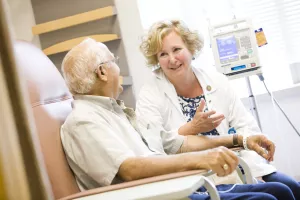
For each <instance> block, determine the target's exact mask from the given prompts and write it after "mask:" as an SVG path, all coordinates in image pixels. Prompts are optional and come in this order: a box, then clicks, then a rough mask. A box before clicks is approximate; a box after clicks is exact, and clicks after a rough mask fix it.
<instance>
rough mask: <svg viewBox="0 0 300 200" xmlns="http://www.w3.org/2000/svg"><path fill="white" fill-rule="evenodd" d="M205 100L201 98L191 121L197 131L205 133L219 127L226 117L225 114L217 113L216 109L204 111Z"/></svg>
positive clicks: (194, 130)
mask: <svg viewBox="0 0 300 200" xmlns="http://www.w3.org/2000/svg"><path fill="white" fill-rule="evenodd" d="M204 106H205V101H204V100H203V99H201V102H200V105H199V107H198V108H197V110H196V113H195V116H194V118H193V120H192V121H191V122H190V123H191V128H192V130H193V132H195V133H205V132H208V131H211V130H213V129H214V128H216V127H218V126H219V125H220V124H221V122H222V120H223V119H224V118H225V117H224V115H223V114H216V115H214V114H215V113H216V111H208V112H203V110H204Z"/></svg>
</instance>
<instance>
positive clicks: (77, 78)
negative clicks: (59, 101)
mask: <svg viewBox="0 0 300 200" xmlns="http://www.w3.org/2000/svg"><path fill="white" fill-rule="evenodd" d="M105 51H108V52H109V50H108V49H107V47H106V46H105V45H104V44H102V43H100V42H96V41H95V40H94V39H91V38H87V39H85V40H84V41H82V42H81V43H80V44H78V45H77V46H75V47H74V48H72V49H71V50H70V51H69V52H68V53H67V55H66V56H65V58H64V59H63V62H62V72H63V76H64V79H65V81H66V84H67V86H68V87H69V90H70V92H71V93H72V94H73V95H75V94H87V93H89V92H90V91H91V89H92V87H93V85H94V84H95V83H96V80H97V74H96V73H95V70H96V69H97V66H99V64H100V63H102V62H106V61H107V58H106V57H107V52H105Z"/></svg>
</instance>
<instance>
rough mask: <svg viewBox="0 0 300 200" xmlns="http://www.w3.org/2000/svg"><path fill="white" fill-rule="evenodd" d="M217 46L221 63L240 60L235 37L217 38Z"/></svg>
mask: <svg viewBox="0 0 300 200" xmlns="http://www.w3.org/2000/svg"><path fill="white" fill-rule="evenodd" d="M217 46H218V52H219V57H220V62H221V63H227V62H231V61H236V60H238V59H239V55H238V48H237V43H236V39H235V37H234V36H226V37H222V38H217Z"/></svg>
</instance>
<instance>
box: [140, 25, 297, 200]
mask: <svg viewBox="0 0 300 200" xmlns="http://www.w3.org/2000/svg"><path fill="white" fill-rule="evenodd" d="M202 48H203V41H202V40H201V39H200V37H199V35H198V34H197V32H195V31H191V30H190V29H189V28H188V27H187V26H186V25H185V24H184V23H183V22H181V21H177V20H173V21H160V22H157V23H155V24H154V25H153V26H152V27H151V28H150V30H149V32H148V35H146V36H145V37H144V38H143V41H142V44H141V46H140V49H141V51H142V53H143V55H144V56H145V58H146V60H147V64H148V66H149V67H155V70H153V75H154V76H152V79H151V80H150V82H149V83H147V84H145V85H144V86H143V88H142V89H141V92H140V94H139V98H138V102H137V107H136V112H137V115H138V118H139V119H140V123H141V124H142V125H144V126H146V127H148V128H149V127H150V128H151V126H152V127H154V126H155V127H156V128H159V129H161V130H165V131H169V134H179V135H185V136H187V135H188V137H187V140H188V141H189V142H192V141H191V140H192V138H191V136H190V135H199V137H208V138H209V137H216V136H217V137H220V138H222V136H225V135H227V136H228V133H229V130H230V129H231V130H232V129H234V130H235V131H236V134H233V135H232V142H233V144H234V146H235V145H238V144H237V142H236V141H238V140H239V141H241V140H242V141H243V142H244V143H245V145H244V147H246V148H247V146H248V147H249V146H251V148H252V149H253V145H254V144H252V143H251V142H250V141H247V136H249V135H254V134H261V131H260V129H259V127H258V126H257V124H256V122H255V120H254V118H253V117H252V116H251V115H250V114H249V113H248V112H247V111H246V109H245V108H244V106H243V105H242V103H241V101H240V99H239V98H238V97H237V96H236V94H235V92H234V91H233V90H232V88H231V87H230V84H229V82H228V80H227V78H226V77H225V76H223V75H222V74H220V73H217V72H215V71H205V70H203V69H201V68H196V66H192V65H191V62H192V60H193V59H194V58H195V57H196V56H197V55H198V54H199V52H200V51H201V49H202ZM216 113H219V114H216ZM150 125H151V126H150ZM153 137H154V136H153ZM157 137H160V136H159V135H157ZM241 138H243V139H241ZM260 140H261V141H258V142H259V143H261V144H264V143H265V141H264V140H265V138H264V137H261V138H260ZM235 143H236V144H235ZM263 146H264V145H263ZM265 147H267V150H269V149H268V145H267V144H266V145H265ZM185 151H189V150H185ZM256 152H257V153H258V154H260V155H261V156H262V157H263V158H262V157H261V156H259V155H258V154H257V153H255V152H254V151H246V150H244V151H242V152H241V157H243V158H244V159H245V160H246V162H247V163H248V165H250V168H251V169H252V173H253V175H254V176H255V177H257V178H258V179H260V180H261V181H266V182H273V181H275V182H282V183H284V184H285V185H287V186H288V187H290V189H291V190H292V191H293V193H294V195H295V196H296V199H300V185H299V184H298V183H297V182H296V181H294V180H293V179H292V178H290V177H288V176H286V175H284V174H282V173H279V172H276V169H275V167H274V166H272V165H270V164H269V163H268V161H272V160H273V158H270V157H267V155H266V154H265V153H264V152H265V151H264V149H263V148H261V147H257V149H256ZM214 181H215V183H216V184H219V183H222V182H224V181H228V180H224V179H218V178H217V177H215V178H214ZM232 181H235V179H233V180H232Z"/></svg>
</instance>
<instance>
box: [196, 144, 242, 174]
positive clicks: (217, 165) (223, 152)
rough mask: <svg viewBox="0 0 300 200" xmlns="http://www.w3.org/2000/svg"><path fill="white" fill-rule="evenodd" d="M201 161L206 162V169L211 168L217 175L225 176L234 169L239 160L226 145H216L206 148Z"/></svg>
mask: <svg viewBox="0 0 300 200" xmlns="http://www.w3.org/2000/svg"><path fill="white" fill-rule="evenodd" d="M201 161H202V162H203V163H206V165H207V166H206V169H211V170H212V171H214V172H215V173H216V174H217V175H218V176H227V175H228V174H231V173H232V172H233V171H234V170H235V169H236V167H237V165H238V162H239V161H238V157H237V156H236V154H235V153H234V152H233V151H231V150H229V149H227V148H226V147H217V148H214V149H210V150H206V151H205V152H204V156H203V157H202V159H201ZM225 166H227V167H225ZM200 168H201V167H200Z"/></svg>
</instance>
